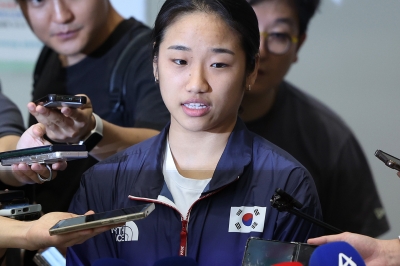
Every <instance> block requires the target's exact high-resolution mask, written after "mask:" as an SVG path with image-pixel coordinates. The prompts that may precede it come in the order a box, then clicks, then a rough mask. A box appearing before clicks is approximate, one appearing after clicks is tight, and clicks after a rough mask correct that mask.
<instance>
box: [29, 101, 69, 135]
mask: <svg viewBox="0 0 400 266" xmlns="http://www.w3.org/2000/svg"><path fill="white" fill-rule="evenodd" d="M34 116H35V118H36V119H37V121H38V122H39V123H42V124H43V125H45V126H46V129H50V130H56V129H58V128H61V129H62V128H64V127H67V126H70V125H72V124H73V121H71V119H68V118H67V117H65V116H64V115H63V114H62V113H61V112H60V110H58V109H51V108H46V107H43V106H37V107H36V114H35V115H34Z"/></svg>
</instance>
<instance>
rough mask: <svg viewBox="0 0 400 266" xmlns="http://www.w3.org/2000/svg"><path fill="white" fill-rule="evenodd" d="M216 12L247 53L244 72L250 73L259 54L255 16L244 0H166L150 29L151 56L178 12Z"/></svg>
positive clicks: (258, 38)
mask: <svg viewBox="0 0 400 266" xmlns="http://www.w3.org/2000/svg"><path fill="white" fill-rule="evenodd" d="M198 11H200V12H207V13H214V14H217V15H218V16H219V17H221V19H223V20H224V21H225V22H226V24H227V25H228V26H229V27H230V28H232V29H233V30H234V31H235V32H236V33H237V34H238V36H239V40H240V42H241V45H242V48H243V50H244V52H245V55H246V71H247V73H249V72H252V71H253V70H254V67H255V62H256V57H257V55H258V53H259V46H260V33H259V29H258V20H257V16H256V14H255V13H254V10H253V8H252V7H251V6H250V5H249V4H248V3H247V2H246V0H234V1H233V0H166V1H165V3H164V4H163V6H162V7H161V9H160V12H159V13H158V15H157V18H156V21H155V23H154V29H153V43H154V47H153V58H154V59H155V58H156V57H157V55H158V52H159V48H160V43H161V42H162V41H163V38H164V34H165V31H166V29H167V28H168V26H170V25H171V24H172V23H174V21H175V20H176V19H177V18H178V17H179V16H181V15H185V14H190V13H194V12H198Z"/></svg>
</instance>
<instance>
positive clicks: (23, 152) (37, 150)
mask: <svg viewBox="0 0 400 266" xmlns="http://www.w3.org/2000/svg"><path fill="white" fill-rule="evenodd" d="M55 151H86V146H85V145H68V144H55V145H45V146H38V147H32V148H26V149H19V150H12V151H5V152H0V160H3V159H9V158H13V157H21V156H28V155H35V154H41V153H49V152H55Z"/></svg>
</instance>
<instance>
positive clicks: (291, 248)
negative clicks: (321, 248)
mask: <svg viewBox="0 0 400 266" xmlns="http://www.w3.org/2000/svg"><path fill="white" fill-rule="evenodd" d="M315 248H316V246H312V245H307V244H304V243H297V242H280V241H273V240H265V239H260V238H250V239H249V240H248V241H247V245H246V250H245V253H244V256H243V263H242V266H255V265H274V264H278V263H281V262H293V261H294V262H300V263H302V264H303V265H308V261H309V259H310V257H311V254H312V253H313V252H314V249H315Z"/></svg>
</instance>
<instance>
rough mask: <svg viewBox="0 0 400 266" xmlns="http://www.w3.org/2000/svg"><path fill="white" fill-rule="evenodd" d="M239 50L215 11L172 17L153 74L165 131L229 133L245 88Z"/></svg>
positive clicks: (236, 40)
mask: <svg viewBox="0 0 400 266" xmlns="http://www.w3.org/2000/svg"><path fill="white" fill-rule="evenodd" d="M245 59H246V58H245V53H244V51H243V49H242V47H241V45H240V42H239V38H238V36H237V34H236V33H235V32H234V31H233V30H232V29H231V28H229V27H228V25H227V24H226V23H225V22H224V21H222V20H221V19H220V17H218V16H217V15H215V14H210V13H204V12H195V13H190V14H185V15H183V16H180V17H178V18H177V19H176V20H175V21H174V22H173V23H172V24H171V25H170V26H169V27H168V28H167V29H166V31H165V35H164V39H163V41H162V42H161V43H160V47H159V54H158V58H157V60H156V61H155V63H154V75H155V76H156V77H157V78H159V81H160V88H161V94H162V97H163V100H164V102H165V105H166V106H167V108H168V110H169V111H170V113H171V130H186V131H193V132H198V131H208V132H230V131H231V130H232V129H233V126H234V125H235V123H236V117H237V113H238V109H239V106H240V103H241V100H242V97H243V93H244V91H245V89H246V88H247V87H248V86H249V85H253V83H254V81H255V78H256V73H257V68H256V69H255V71H253V73H251V74H250V75H248V76H247V77H246V74H245V73H246V69H245V62H246V61H245Z"/></svg>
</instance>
